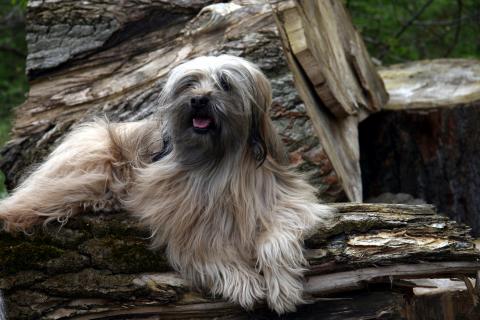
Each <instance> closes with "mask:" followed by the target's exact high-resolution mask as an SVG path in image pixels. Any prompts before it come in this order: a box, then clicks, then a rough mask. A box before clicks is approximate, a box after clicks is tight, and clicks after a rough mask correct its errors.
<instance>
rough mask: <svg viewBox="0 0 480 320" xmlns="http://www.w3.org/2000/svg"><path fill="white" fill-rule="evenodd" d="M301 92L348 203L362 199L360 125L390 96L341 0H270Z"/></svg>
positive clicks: (288, 59) (286, 53)
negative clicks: (358, 127)
mask: <svg viewBox="0 0 480 320" xmlns="http://www.w3.org/2000/svg"><path fill="white" fill-rule="evenodd" d="M270 3H271V4H272V7H273V13H274V16H275V20H276V23H277V27H278V29H279V33H280V37H281V39H282V45H283V47H284V51H285V55H286V57H287V61H288V63H289V66H290V69H291V70H292V73H293V76H294V79H295V83H296V87H297V90H298V91H299V94H300V97H301V98H302V100H303V101H304V102H305V106H306V108H307V111H308V113H309V115H310V118H311V119H312V122H313V125H314V127H315V130H316V132H317V135H318V136H319V138H320V141H321V143H322V145H323V146H324V148H325V150H326V151H327V154H328V155H329V158H330V160H331V162H332V165H333V167H334V168H335V171H336V172H337V174H338V177H339V179H340V181H341V182H342V185H343V187H344V189H345V192H346V194H347V196H348V198H349V200H350V201H357V202H358V201H362V180H361V171H360V165H359V159H360V150H359V145H358V129H357V126H358V123H359V122H360V121H362V120H363V119H365V118H366V117H367V116H368V114H370V113H372V112H376V111H379V110H380V109H381V108H382V106H383V105H384V104H385V103H386V102H387V100H388V94H387V92H386V90H385V87H384V85H383V82H382V79H381V78H380V76H379V75H378V73H377V70H376V69H375V68H374V67H373V64H372V62H371V60H370V57H369V55H368V52H367V50H366V48H365V45H364V43H363V40H362V38H361V36H360V35H359V33H358V32H356V30H355V29H354V27H353V25H352V21H351V18H350V17H349V15H348V13H347V12H346V9H345V8H344V7H343V4H342V3H341V2H340V1H330V0H326V1H323V0H322V1H320V0H318V1H317V0H314V1H313V0H307V1H301V0H300V1H276V0H271V1H270Z"/></svg>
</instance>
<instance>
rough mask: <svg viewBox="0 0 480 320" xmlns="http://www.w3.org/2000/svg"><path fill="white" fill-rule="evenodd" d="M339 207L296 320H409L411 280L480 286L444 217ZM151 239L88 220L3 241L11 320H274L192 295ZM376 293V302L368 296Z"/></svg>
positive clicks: (134, 228)
mask: <svg viewBox="0 0 480 320" xmlns="http://www.w3.org/2000/svg"><path fill="white" fill-rule="evenodd" d="M335 206H336V207H337V208H338V210H339V213H338V216H337V218H336V220H335V223H333V224H332V225H331V226H330V227H329V228H328V229H327V230H319V231H318V232H317V233H316V234H314V235H313V236H312V237H310V238H309V239H308V240H307V241H306V247H307V250H306V256H307V257H308V260H309V262H310V267H309V270H308V272H307V279H306V283H305V290H306V293H307V294H308V295H309V297H310V299H312V300H313V301H316V302H315V303H314V304H313V305H309V306H305V307H302V308H300V310H299V312H298V313H294V314H291V315H289V316H287V318H291V319H308V318H309V317H311V316H312V314H313V313H312V312H314V311H315V310H316V312H319V310H323V311H322V313H320V314H322V315H323V317H322V319H342V318H341V317H339V315H340V314H341V313H340V310H344V312H346V313H347V314H348V313H351V314H352V315H355V316H358V318H359V316H360V315H365V316H366V315H375V314H376V313H378V312H382V311H384V312H387V311H388V312H390V313H391V314H392V317H393V315H396V316H398V317H397V318H398V319H400V315H401V314H402V312H404V311H405V310H406V308H407V306H408V304H407V302H408V303H410V302H409V301H411V300H409V299H410V298H411V299H415V294H414V292H413V288H415V287H421V286H422V285H421V284H419V285H415V284H414V283H413V282H406V281H405V279H410V280H409V281H414V280H412V279H415V278H426V277H428V278H448V277H456V278H462V277H466V276H473V277H475V275H476V272H477V271H478V270H479V269H480V260H479V258H480V254H479V252H477V251H476V250H475V248H474V244H473V243H472V239H471V237H470V236H469V234H468V233H469V229H468V228H467V227H465V226H463V225H460V224H458V223H455V222H452V221H451V220H449V219H448V218H446V217H443V216H440V215H436V214H435V211H434V210H433V208H432V207H431V206H428V205H419V206H411V205H381V204H377V205H374V204H335ZM147 236H148V234H147V233H146V230H143V229H142V228H140V227H139V225H138V223H137V222H136V221H135V220H133V219H132V218H131V217H129V216H128V215H126V214H124V213H117V214H101V215H95V214H85V215H80V216H77V217H75V218H72V219H71V220H70V221H69V222H68V223H67V224H66V225H64V226H63V227H60V226H59V225H55V224H52V225H49V226H47V228H46V229H42V228H38V229H36V230H35V231H34V233H33V235H31V236H26V235H16V236H12V235H10V234H5V233H2V234H0V260H1V261H2V264H1V267H0V268H1V271H0V276H1V278H0V289H2V290H3V291H4V292H5V296H6V302H7V309H8V315H9V317H10V318H11V319H32V318H39V317H41V318H44V319H63V318H73V319H92V318H108V317H113V316H116V317H119V318H121V319H127V318H136V319H137V318H142V319H150V318H149V317H151V316H153V315H155V317H160V318H161V319H187V318H212V317H218V318H219V319H243V318H248V317H249V316H252V315H255V316H261V315H263V316H265V317H267V316H268V317H270V316H273V314H271V313H270V312H269V311H268V310H267V309H266V307H265V306H264V305H258V306H257V307H256V309H255V311H254V312H253V313H247V312H245V311H243V310H241V309H240V308H239V307H237V306H235V305H232V304H230V303H227V302H225V301H223V300H221V299H220V298H218V297H217V298H212V297H208V296H207V295H202V294H201V293H198V292H194V291H191V289H190V288H189V286H188V283H187V282H186V281H185V280H183V279H182V278H180V276H179V275H177V274H176V273H174V272H173V271H172V270H171V269H170V267H169V265H168V263H167V261H166V259H165V257H164V256H163V253H162V252H154V251H151V250H149V249H147V247H148V242H149V241H148V239H147ZM407 284H408V285H407ZM367 288H368V289H369V290H368V291H369V292H370V293H368V294H366V295H365V291H364V293H363V294H361V293H360V292H361V291H359V290H364V289H367ZM462 292H463V295H464V297H465V296H466V297H470V296H471V295H470V294H468V292H467V291H466V290H463V291H462ZM462 292H460V293H459V294H462ZM363 295H365V296H363ZM402 295H404V296H405V297H402ZM470 298H471V297H470ZM351 299H354V301H352V300H351ZM357 300H358V301H357ZM412 301H413V300H412ZM472 307H473V304H472ZM345 310H346V311H345ZM402 310H403V311H402ZM405 312H406V311H405ZM343 319H344V318H343ZM355 319H357V318H355Z"/></svg>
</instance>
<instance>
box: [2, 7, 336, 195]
mask: <svg viewBox="0 0 480 320" xmlns="http://www.w3.org/2000/svg"><path fill="white" fill-rule="evenodd" d="M212 2H214V1H207V0H196V1H180V0H178V1H160V0H157V1H154V0H150V1H135V0H129V1H122V2H121V4H119V2H118V1H114V0H108V1H104V0H102V1H88V2H85V1H61V2H59V1H53V0H43V1H30V2H29V5H28V10H27V12H28V14H27V31H28V35H27V41H28V46H29V55H28V59H27V60H28V61H27V62H28V73H29V75H30V78H31V83H30V84H31V89H30V92H29V95H28V99H27V101H26V102H25V103H24V104H23V105H22V106H20V107H19V108H18V109H17V116H16V118H15V124H14V128H13V134H12V139H11V141H10V142H9V143H8V144H7V146H6V147H5V148H4V149H3V151H2V152H1V156H2V159H1V160H0V169H1V170H2V171H3V172H4V173H5V174H6V177H7V183H8V186H9V187H10V188H12V187H13V186H14V185H15V184H16V182H17V181H18V178H19V177H20V176H21V174H22V173H23V172H24V171H25V168H27V167H28V166H29V165H30V164H32V163H35V162H38V161H39V160H40V159H42V157H43V156H44V155H45V154H46V153H48V151H49V150H51V148H52V146H53V145H54V144H55V142H56V141H58V139H59V138H60V137H61V136H62V135H63V134H64V133H65V132H66V131H68V130H69V128H70V127H71V125H72V124H74V123H77V122H79V121H84V120H86V119H90V118H92V117H93V116H102V115H103V114H107V116H108V117H109V118H110V119H112V120H113V121H117V120H118V121H130V120H138V119H142V118H145V117H148V116H150V115H152V114H153V113H155V112H156V109H157V104H156V99H157V97H158V93H159V92H160V90H161V88H162V83H163V81H164V80H165V78H166V75H167V73H168V71H169V70H170V69H171V68H172V67H174V66H176V65H178V64H179V63H181V62H183V61H185V60H188V59H190V58H192V57H195V56H199V55H208V54H220V53H228V54H234V55H239V56H242V57H245V58H247V59H250V60H251V61H253V62H255V63H256V64H258V65H259V66H260V68H261V69H262V70H263V71H264V72H265V73H266V74H267V76H268V77H269V79H270V80H271V83H272V87H273V96H274V104H273V108H272V111H271V116H272V118H273V120H274V123H275V125H276V127H277V129H278V131H279V132H280V133H281V135H282V138H283V140H284V142H285V143H286V145H287V147H288V151H289V152H290V159H291V162H292V163H293V164H294V166H295V167H297V168H298V169H300V170H301V171H303V172H306V173H307V174H308V175H309V176H310V177H311V182H312V184H314V185H315V186H316V187H317V188H318V190H319V195H320V196H321V197H322V198H324V199H325V200H327V201H338V200H342V199H345V193H344V192H343V188H342V186H341V184H340V182H339V180H338V177H337V175H336V173H335V171H334V170H333V168H332V165H331V162H330V161H329V160H328V157H327V154H326V152H325V149H324V148H323V147H322V146H321V145H320V142H319V139H318V138H317V137H316V135H315V130H314V128H313V125H312V121H311V120H310V118H309V116H308V115H307V113H306V111H305V106H304V104H303V103H302V101H301V100H300V98H299V96H298V94H297V91H296V90H295V88H294V86H293V80H292V75H291V73H290V71H289V69H288V67H287V64H286V61H285V59H284V55H283V53H282V47H281V43H280V41H279V37H278V32H277V30H276V27H275V24H274V22H273V18H272V16H271V11H270V6H269V5H267V4H265V2H263V1H254V0H251V1H239V2H238V3H241V4H242V5H239V4H236V3H233V2H232V3H223V4H214V5H212V6H208V5H209V4H211V3H212ZM200 10H203V11H200Z"/></svg>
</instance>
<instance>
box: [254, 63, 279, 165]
mask: <svg viewBox="0 0 480 320" xmlns="http://www.w3.org/2000/svg"><path fill="white" fill-rule="evenodd" d="M256 71H257V72H255V73H254V78H255V79H254V83H255V84H256V88H255V90H254V94H255V97H254V98H255V105H256V106H255V107H254V108H253V110H252V117H251V129H250V144H251V147H252V152H253V156H254V158H255V160H256V161H257V165H258V166H261V165H262V164H263V162H265V160H266V159H268V156H270V157H271V158H272V159H273V160H275V161H276V162H278V163H281V164H286V163H288V159H287V156H286V153H285V151H284V148H283V145H282V142H281V141H280V138H279V136H278V134H277V132H276V131H275V128H274V127H273V124H272V121H271V120H270V115H269V110H270V106H271V104H272V89H271V86H270V82H269V81H268V79H267V78H266V77H265V75H263V73H262V72H260V71H258V70H256Z"/></svg>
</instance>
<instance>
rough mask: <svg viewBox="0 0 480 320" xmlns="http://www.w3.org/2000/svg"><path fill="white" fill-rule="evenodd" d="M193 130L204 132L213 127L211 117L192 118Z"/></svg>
mask: <svg viewBox="0 0 480 320" xmlns="http://www.w3.org/2000/svg"><path fill="white" fill-rule="evenodd" d="M192 125H193V130H195V132H198V133H206V132H208V130H210V129H212V128H213V127H214V121H213V119H212V118H211V117H206V116H195V117H193V118H192Z"/></svg>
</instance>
